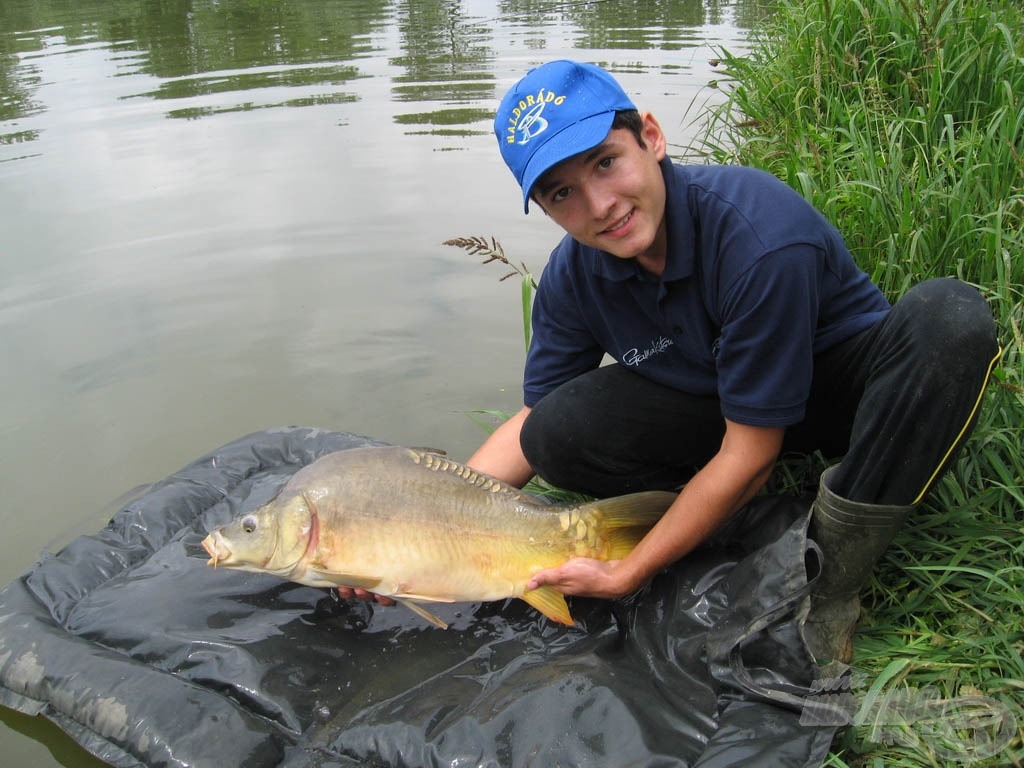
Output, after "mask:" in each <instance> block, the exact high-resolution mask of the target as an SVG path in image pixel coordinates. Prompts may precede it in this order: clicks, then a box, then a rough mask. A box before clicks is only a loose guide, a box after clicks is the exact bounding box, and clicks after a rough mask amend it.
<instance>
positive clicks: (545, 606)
mask: <svg viewBox="0 0 1024 768" xmlns="http://www.w3.org/2000/svg"><path fill="white" fill-rule="evenodd" d="M523 600H525V601H526V602H527V603H529V604H530V605H532V606H533V607H534V608H536V609H537V610H538V611H540V612H541V613H543V614H544V615H545V616H547V617H548V618H549V619H551V620H552V621H557V622H558V623H560V624H567V625H569V626H570V627H571V626H572V625H573V624H574V623H575V622H574V621H573V620H572V615H571V614H570V613H569V606H568V605H566V603H565V596H564V595H563V594H562V593H561V592H559V591H558V590H557V589H555V588H554V587H538V588H537V589H533V590H529V591H527V592H524V593H523Z"/></svg>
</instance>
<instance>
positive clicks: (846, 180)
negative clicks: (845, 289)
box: [692, 0, 1024, 766]
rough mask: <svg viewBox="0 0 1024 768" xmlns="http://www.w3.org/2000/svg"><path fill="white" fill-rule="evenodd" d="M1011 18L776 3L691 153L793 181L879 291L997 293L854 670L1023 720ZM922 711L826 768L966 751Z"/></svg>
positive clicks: (871, 602) (1023, 137)
mask: <svg viewBox="0 0 1024 768" xmlns="http://www.w3.org/2000/svg"><path fill="white" fill-rule="evenodd" d="M1022 30H1024V11H1022V8H1021V6H1020V4H1019V3H1016V4H1014V3H1012V2H1009V3H1008V2H1002V1H1001V0H992V1H990V2H985V1H984V0H940V2H927V1H926V0H794V1H793V2H783V3H781V4H780V5H779V6H778V8H777V12H776V13H775V14H774V15H773V16H771V17H770V18H769V19H768V20H767V21H766V22H765V23H764V25H763V26H762V27H761V28H760V29H759V30H758V31H757V32H756V34H755V36H754V38H753V41H752V45H751V48H750V50H748V51H747V52H745V53H742V54H735V55H734V54H731V53H729V52H727V51H725V52H722V56H721V60H720V66H721V68H722V70H723V75H724V76H723V79H722V80H721V81H719V84H720V86H721V87H722V88H723V89H724V90H725V92H726V101H725V102H724V103H721V104H720V105H718V106H716V107H712V108H710V110H709V111H708V112H706V113H705V114H703V115H702V116H701V119H705V118H706V119H707V122H706V124H705V125H704V128H703V133H702V135H701V136H700V140H699V142H698V145H697V146H695V147H693V148H692V149H693V150H696V151H697V152H698V153H700V154H703V155H705V156H706V157H708V158H709V159H710V160H712V161H714V162H725V163H742V164H745V165H754V166H758V167H761V168H764V169H766V170H768V171H771V172H772V173H774V174H775V175H777V176H779V177H780V178H782V179H783V180H785V181H787V182H788V183H789V184H790V185H791V186H793V187H794V188H795V189H797V190H798V191H799V192H800V193H801V194H803V195H804V196H805V197H806V198H807V199H809V200H810V201H811V202H812V203H813V204H814V205H815V206H817V207H818V208H819V210H821V211H822V212H823V213H824V214H825V215H826V216H828V217H829V218H830V219H832V220H833V221H834V222H835V223H836V224H837V226H838V227H839V229H840V230H841V231H842V232H843V233H844V236H845V237H846V238H847V242H848V244H849V245H850V247H851V250H852V251H853V252H854V255H855V256H856V258H857V259H858V261H859V263H860V264H861V266H862V267H863V268H864V269H866V270H867V271H868V272H869V273H870V274H871V275H872V276H873V278H874V279H875V280H876V281H877V282H878V284H879V285H881V286H882V288H883V290H885V291H886V292H887V293H888V294H889V295H890V296H892V297H895V296H898V295H899V294H900V293H902V292H903V291H904V290H905V289H906V288H907V287H908V286H910V285H912V284H913V283H916V282H918V281H920V280H922V279H924V278H926V277H930V276H934V275H955V276H957V277H960V278H961V279H963V280H966V281H968V282H970V283H972V284H974V285H976V286H977V287H978V288H979V289H980V290H981V291H982V292H983V293H984V295H985V296H986V298H987V299H988V300H989V303H990V306H991V307H992V310H993V313H994V314H995V317H996V319H997V322H998V324H999V327H1000V341H1001V344H1002V345H1003V348H1004V354H1003V359H1002V363H1001V366H1000V367H999V369H998V370H997V372H996V379H995V381H994V382H993V384H992V386H990V388H989V392H988V394H987V396H986V403H985V408H984V411H983V412H982V415H981V417H980V419H979V422H978V425H977V428H976V431H975V433H974V435H973V437H972V439H971V440H970V441H969V443H968V444H967V446H966V448H965V450H964V451H963V453H962V455H961V456H960V457H959V459H958V460H957V462H956V464H955V466H954V467H953V468H952V470H951V471H950V472H949V473H948V474H947V476H946V477H945V478H944V479H943V480H942V481H941V483H940V484H939V486H938V487H937V488H936V490H935V491H934V492H933V493H932V495H931V497H930V498H929V500H928V501H927V503H926V504H925V506H924V508H923V509H921V510H919V511H918V513H917V514H916V515H915V517H914V518H913V519H912V521H911V524H910V525H909V526H908V528H907V530H906V531H904V533H903V534H902V535H901V536H900V537H898V538H897V540H896V542H894V545H893V546H892V547H890V550H889V552H888V554H887V556H886V558H885V560H884V562H883V563H882V564H880V566H879V567H878V568H876V574H875V578H874V580H873V583H872V585H871V594H870V595H867V596H866V599H865V606H864V608H865V610H864V615H863V618H862V621H861V626H860V629H859V632H858V636H857V641H856V647H855V653H856V655H855V659H854V666H855V668H856V669H858V670H859V671H861V672H863V673H865V675H866V679H868V680H882V679H884V681H885V684H886V685H887V686H890V687H892V686H896V687H902V688H903V689H904V690H909V691H914V690H923V689H926V688H928V689H929V690H933V691H938V692H939V695H941V696H942V697H945V699H944V700H946V701H954V700H956V699H957V697H961V698H962V697H964V696H971V695H973V696H984V697H989V698H990V699H994V700H999V701H1004V702H1007V703H1011V702H1017V704H1015V705H1011V706H1010V710H1009V711H1010V712H1012V713H1013V714H1014V716H1015V717H1016V720H1017V727H1019V726H1020V725H1021V724H1024V710H1022V708H1021V707H1020V706H1019V702H1020V701H1021V700H1022V689H1024V659H1022V656H1024V653H1022V651H1024V619H1022V618H1021V611H1020V596H1021V594H1024V547H1022V546H1021V539H1022V536H1021V534H1022V532H1024V491H1022V486H1024V457H1022V451H1021V434H1022V425H1024V389H1022V387H1024V360H1022V357H1021V350H1022V347H1024V343H1022V341H1024V339H1022V332H1021V328H1022V325H1024V309H1022V307H1024V304H1022V297H1024V35H1022ZM929 687H931V688H929ZM940 720H941V719H940ZM979 722H980V721H979ZM920 725H921V724H920V723H918V724H914V723H903V724H900V725H897V726H892V725H890V726H889V730H888V731H887V732H886V733H885V734H884V738H882V737H879V735H878V732H877V729H875V730H873V729H872V726H871V725H870V724H865V725H861V726H857V727H854V728H851V729H849V730H848V731H847V732H846V733H845V735H844V736H843V737H842V738H841V740H839V741H837V743H836V744H835V745H834V752H833V754H832V756H831V757H830V760H829V763H828V764H829V765H833V766H853V765H867V764H873V765H880V764H883V763H884V764H885V765H897V766H925V765H928V766H931V765H939V764H944V763H943V760H948V759H954V758H952V757H951V755H956V757H955V759H956V760H958V761H965V760H972V761H974V760H976V759H977V757H978V756H976V755H971V754H969V753H968V751H966V750H965V748H963V747H961V748H960V752H957V750H956V748H954V749H953V750H952V752H951V753H950V754H946V755H943V754H941V753H939V752H936V751H935V750H934V749H932V748H931V747H930V746H929V745H928V743H927V740H924V741H922V740H921V739H919V738H918V735H919V731H920ZM933 725H934V724H933ZM969 725H970V724H965V723H962V722H961V723H954V724H950V718H946V720H945V721H944V723H942V727H943V728H946V729H947V730H949V732H950V733H953V734H954V735H955V734H957V733H959V734H960V738H961V739H962V740H966V741H962V743H967V741H969V740H970V738H974V737H979V738H980V737H981V735H982V734H983V733H984V731H983V730H979V731H971V728H970V727H969ZM975 725H977V723H975ZM989 727H993V724H992V722H991V718H990V722H989ZM915 729H916V730H915ZM968 731H971V733H968ZM965 734H966V735H965ZM954 741H955V739H954ZM1022 761H1024V747H1022V745H1021V737H1020V731H1019V730H1018V732H1017V735H1016V737H1015V738H1014V740H1013V742H1012V743H1011V744H1010V745H1009V746H1008V747H1006V748H1005V749H1003V750H1000V752H999V754H997V755H992V756H989V757H984V759H981V760H978V761H977V762H975V763H974V764H977V765H1011V764H1013V765H1020V764H1021V763H1022Z"/></svg>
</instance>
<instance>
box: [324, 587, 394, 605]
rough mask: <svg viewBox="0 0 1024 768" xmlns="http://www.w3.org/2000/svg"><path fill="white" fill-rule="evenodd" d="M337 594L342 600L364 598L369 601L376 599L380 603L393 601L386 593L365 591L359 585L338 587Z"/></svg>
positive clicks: (391, 603)
mask: <svg viewBox="0 0 1024 768" xmlns="http://www.w3.org/2000/svg"><path fill="white" fill-rule="evenodd" d="M338 596H339V597H341V599H342V600H351V599H352V598H357V599H359V600H366V601H367V602H371V601H373V600H376V601H377V602H378V603H380V604H381V605H394V604H395V601H394V600H392V599H391V598H390V597H388V596H387V595H378V594H377V593H376V592H367V591H366V590H365V589H360V588H359V587H338Z"/></svg>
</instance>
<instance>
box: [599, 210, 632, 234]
mask: <svg viewBox="0 0 1024 768" xmlns="http://www.w3.org/2000/svg"><path fill="white" fill-rule="evenodd" d="M632 220H633V211H630V212H629V213H627V214H626V215H625V216H623V217H622V218H621V219H619V220H618V221H616V222H615V223H614V224H612V225H611V226H610V227H606V228H605V229H603V230H601V234H602V235H614V234H615V233H616V232H618V231H620V230H621V229H622V228H623V227H625V226H626V225H627V224H629V222H630V221H632Z"/></svg>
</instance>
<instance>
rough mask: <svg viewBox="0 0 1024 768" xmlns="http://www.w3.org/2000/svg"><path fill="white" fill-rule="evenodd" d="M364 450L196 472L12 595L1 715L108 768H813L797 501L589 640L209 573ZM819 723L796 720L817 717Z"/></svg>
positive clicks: (352, 442)
mask: <svg viewBox="0 0 1024 768" xmlns="http://www.w3.org/2000/svg"><path fill="white" fill-rule="evenodd" d="M368 444H374V441H372V440H370V439H368V438H365V437H360V436H357V435H353V434H349V433H339V432H323V431H320V430H316V429H308V428H287V429H276V430H268V431H265V432H259V433H256V434H253V435H249V436H247V437H244V438H241V439H239V440H237V441H235V442H232V443H230V444H228V445H225V446H224V447H222V448H219V449H217V450H215V451H213V452H212V453H209V454H207V455H206V456H203V457H202V458H200V459H198V460H196V461H195V462H193V463H192V464H190V465H188V466H187V467H185V468H184V469H182V470H181V471H180V472H176V473H175V474H173V475H171V476H170V477H168V478H167V479H165V480H163V481H161V482H159V483H157V484H156V485H154V486H152V487H151V488H150V489H149V490H148V492H146V493H145V494H144V495H143V496H141V497H140V498H137V499H136V500H134V501H132V502H131V503H129V504H127V505H126V506H125V508H124V509H123V510H122V511H121V512H119V513H118V514H117V515H116V516H115V517H114V518H113V520H111V522H110V524H109V525H108V526H107V527H106V528H105V529H104V530H102V531H101V532H100V533H98V534H96V535H94V536H84V537H82V538H79V539H77V540H75V541H73V542H72V543H71V544H69V545H68V546H67V547H66V548H64V549H63V550H62V551H61V552H60V553H59V554H57V555H53V556H48V557H46V558H44V559H43V560H42V561H41V562H40V563H38V564H37V565H36V566H35V567H33V568H32V569H30V570H29V571H28V572H27V573H25V574H24V575H23V576H21V577H20V578H18V579H16V580H15V581H13V582H12V583H11V584H9V585H7V586H6V587H5V588H4V589H3V591H2V592H0V704H3V705H6V706H8V707H11V708H14V709H17V710H20V711H21V712H25V713H29V714H41V715H44V716H46V717H48V718H50V719H51V720H53V721H54V722H55V723H57V725H58V726H60V727H61V728H62V729H63V730H64V731H66V732H67V733H68V734H69V735H70V736H71V737H72V738H74V739H75V740H76V741H78V742H79V743H80V744H81V745H82V746H83V747H85V748H86V749H87V750H89V751H90V752H92V753H93V754H95V755H96V756H98V757H99V758H100V759H102V760H104V761H106V762H108V763H111V764H113V765H115V766H139V765H146V766H197V767H198V766H211V767H216V768H230V767H231V766H252V767H253V768H256V767H257V766H291V767H293V768H307V767H310V768H311V767H313V766H319V767H326V766H339V767H342V768H346V767H351V766H442V765H443V766H459V767H463V766H539V767H540V768H548V767H553V766H601V767H602V768H604V767H609V768H611V767H614V766H659V767H662V766H665V767H667V766H703V767H704V768H717V767H720V766H734V765H742V766H765V768H769V767H770V768H778V767H779V766H812V765H814V766H816V765H820V764H821V763H822V762H823V760H824V759H825V757H826V756H827V752H828V746H829V743H830V741H831V738H832V736H833V733H834V730H835V728H834V727H830V726H822V727H813V726H811V725H801V723H800V720H801V707H800V703H801V701H803V699H802V698H801V696H803V695H804V694H806V693H807V692H808V686H810V685H811V683H812V682H813V676H814V672H813V670H814V668H813V666H812V664H811V661H810V659H809V658H808V656H807V655H806V652H805V651H804V649H803V646H802V644H801V643H800V642H799V640H798V635H797V632H796V630H795V619H794V615H795V612H796V609H797V608H798V607H799V606H800V605H803V603H802V602H801V599H800V598H801V596H802V595H803V594H804V593H805V592H806V582H807V577H806V568H805V556H807V555H809V554H813V553H814V550H815V548H814V546H813V544H811V543H809V542H808V541H807V538H806V524H807V521H806V518H807V506H808V505H807V502H806V500H804V501H803V502H801V501H799V500H795V499H780V498H766V499H763V500H760V501H758V502H756V503H754V504H752V505H751V506H750V507H748V508H747V509H746V510H745V511H744V512H743V513H741V515H742V518H741V519H738V520H737V521H736V523H735V524H734V525H732V529H733V530H737V531H741V533H740V534H736V535H732V536H720V537H719V539H718V543H717V544H711V545H709V546H705V547H704V548H702V549H700V550H699V551H697V552H695V553H693V554H692V555H690V556H689V557H687V558H685V559H684V560H683V561H682V562H681V563H679V564H677V565H676V566H675V567H673V568H671V569H669V570H667V571H665V572H664V573H662V574H661V575H659V576H658V577H657V578H656V579H655V580H654V581H653V583H652V584H651V585H650V586H649V587H648V588H647V589H646V590H645V591H644V592H643V593H642V594H640V595H638V596H635V597H634V598H632V599H630V600H628V601H618V602H614V603H612V602H608V601H598V600H580V599H577V600H575V601H574V602H573V603H572V605H571V608H572V610H573V614H574V616H575V617H576V618H577V620H578V625H577V626H576V627H563V626H560V625H555V624H552V623H549V622H548V621H547V620H546V619H544V618H543V617H542V616H540V614H538V613H537V612H536V611H534V610H533V609H531V608H529V607H528V606H526V604H525V603H523V602H521V601H518V600H510V601H504V602H498V603H483V604H456V605H442V604H435V605H434V606H432V609H435V608H436V612H437V614H438V615H439V616H440V617H441V618H442V619H444V620H446V621H448V622H449V623H450V624H451V627H450V629H448V630H441V629H438V628H436V627H434V626H432V625H430V624H427V623H426V622H425V621H423V620H422V619H421V618H419V617H418V616H416V615H414V614H413V613H412V612H410V611H407V610H406V609H404V608H402V607H393V608H382V607H379V606H374V605H371V604H367V603H364V602H362V601H351V602H345V601H341V600H339V599H338V598H337V596H336V595H335V594H333V593H332V592H331V591H329V590H325V589H314V588H311V587H303V586H300V585H297V584H292V583H289V582H284V581H281V580H279V579H276V578H275V577H273V576H268V575H264V574H249V573H244V572H240V571H231V570H227V569H220V570H214V569H212V568H209V567H207V565H206V564H205V560H206V555H205V553H203V552H202V550H201V549H200V548H199V545H198V542H199V541H200V540H201V539H202V537H203V536H204V535H205V534H206V532H207V531H209V530H211V529H212V528H214V527H216V526H218V525H221V524H223V523H225V522H227V521H228V520H229V519H231V518H232V517H233V516H235V515H237V514H239V513H241V512H243V511H247V510H249V509H252V508H253V507H254V506H256V505H258V504H260V503H263V502H264V501H266V500H268V499H269V498H270V497H272V496H273V494H274V493H275V492H276V490H277V489H278V488H279V487H280V486H281V484H283V483H284V482H285V480H287V478H288V477H289V476H290V475H291V474H292V473H294V472H295V471H296V470H297V469H298V468H300V467H301V466H303V465H305V464H308V463H309V462H311V461H313V460H314V459H316V458H317V457H319V456H321V455H323V454H325V453H328V452H330V451H336V450H343V449H347V448H353V447H356V446H361V445H368ZM805 721H806V718H805Z"/></svg>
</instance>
